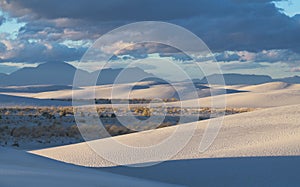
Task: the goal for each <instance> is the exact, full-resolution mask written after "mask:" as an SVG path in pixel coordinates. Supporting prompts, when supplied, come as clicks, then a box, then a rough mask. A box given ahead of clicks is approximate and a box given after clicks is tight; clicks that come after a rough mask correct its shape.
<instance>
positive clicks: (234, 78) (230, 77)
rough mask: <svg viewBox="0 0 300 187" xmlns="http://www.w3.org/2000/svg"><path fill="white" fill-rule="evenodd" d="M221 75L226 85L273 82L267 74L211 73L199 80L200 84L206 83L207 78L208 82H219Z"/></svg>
mask: <svg viewBox="0 0 300 187" xmlns="http://www.w3.org/2000/svg"><path fill="white" fill-rule="evenodd" d="M222 76H223V78H224V81H225V84H226V85H238V84H249V85H255V84H263V83H267V82H273V79H272V78H271V77H270V76H267V75H248V74H235V73H230V74H213V75H209V76H207V77H204V78H203V79H201V80H200V81H199V82H200V83H202V84H208V81H207V80H209V81H210V82H209V83H210V84H220V80H222Z"/></svg>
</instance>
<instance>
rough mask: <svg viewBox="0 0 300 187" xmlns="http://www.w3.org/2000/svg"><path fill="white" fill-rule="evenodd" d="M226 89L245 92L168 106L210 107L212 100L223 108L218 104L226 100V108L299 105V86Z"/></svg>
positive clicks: (275, 85)
mask: <svg viewBox="0 0 300 187" xmlns="http://www.w3.org/2000/svg"><path fill="white" fill-rule="evenodd" d="M226 88H227V89H236V90H239V91H246V92H240V93H234V94H227V95H226V98H224V96H223V95H217V96H214V97H205V98H199V99H194V100H187V101H182V102H178V103H174V104H170V105H177V106H180V105H183V106H186V107H189V106H190V107H192V106H194V105H195V103H196V102H199V103H200V106H203V107H210V106H211V103H212V98H214V99H215V101H216V103H215V105H214V107H219V106H223V105H222V102H221V104H219V103H218V101H223V99H226V106H227V107H248V108H267V107H278V106H286V105H293V104H300V84H288V83H282V82H272V83H266V84H261V85H254V86H241V85H239V86H227V87H226Z"/></svg>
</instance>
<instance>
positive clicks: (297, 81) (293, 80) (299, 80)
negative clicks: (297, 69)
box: [275, 76, 300, 84]
mask: <svg viewBox="0 0 300 187" xmlns="http://www.w3.org/2000/svg"><path fill="white" fill-rule="evenodd" d="M275 80H276V81H279V82H286V83H292V84H300V77H299V76H294V77H286V78H282V79H275Z"/></svg>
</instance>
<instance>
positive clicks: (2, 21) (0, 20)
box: [0, 16, 6, 25]
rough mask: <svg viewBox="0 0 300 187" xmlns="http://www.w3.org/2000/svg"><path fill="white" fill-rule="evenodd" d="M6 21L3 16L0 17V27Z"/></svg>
mask: <svg viewBox="0 0 300 187" xmlns="http://www.w3.org/2000/svg"><path fill="white" fill-rule="evenodd" d="M5 21H6V18H5V17H4V16H0V25H2V24H3V23H4V22H5Z"/></svg>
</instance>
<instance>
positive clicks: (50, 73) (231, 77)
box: [0, 62, 300, 86]
mask: <svg viewBox="0 0 300 187" xmlns="http://www.w3.org/2000/svg"><path fill="white" fill-rule="evenodd" d="M76 70H77V69H76V68H75V67H74V66H72V65H70V64H67V63H63V62H56V63H53V62H48V63H44V64H40V65H39V66H37V67H25V68H22V69H19V70H17V71H15V72H13V73H11V74H9V75H7V74H3V73H0V85H1V86H24V85H72V84H73V79H74V75H75V72H76ZM121 72H122V76H121V77H119V78H118V83H129V82H135V81H136V80H139V79H143V78H144V77H153V75H152V74H150V73H147V72H145V71H144V70H142V69H140V68H137V67H134V68H127V69H122V68H118V69H111V68H108V69H103V70H101V74H100V76H99V77H98V74H99V71H94V72H91V73H89V72H87V71H84V70H78V72H77V73H80V76H81V77H83V80H85V81H83V83H81V85H89V81H91V80H93V78H95V77H96V78H97V77H98V78H97V85H105V84H112V83H114V82H115V80H116V78H117V77H118V76H119V75H120V73H121ZM221 76H223V77H224V81H225V84H226V85H238V84H246V85H247V84H248V85H254V84H262V83H267V82H286V83H300V77H299V76H294V77H286V78H281V79H272V77H270V76H267V75H250V74H213V75H209V76H207V77H204V78H203V79H201V80H200V79H197V80H193V81H194V82H196V83H200V84H207V83H208V80H209V83H210V84H217V83H219V81H218V80H220V78H221ZM147 79H151V78H147Z"/></svg>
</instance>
